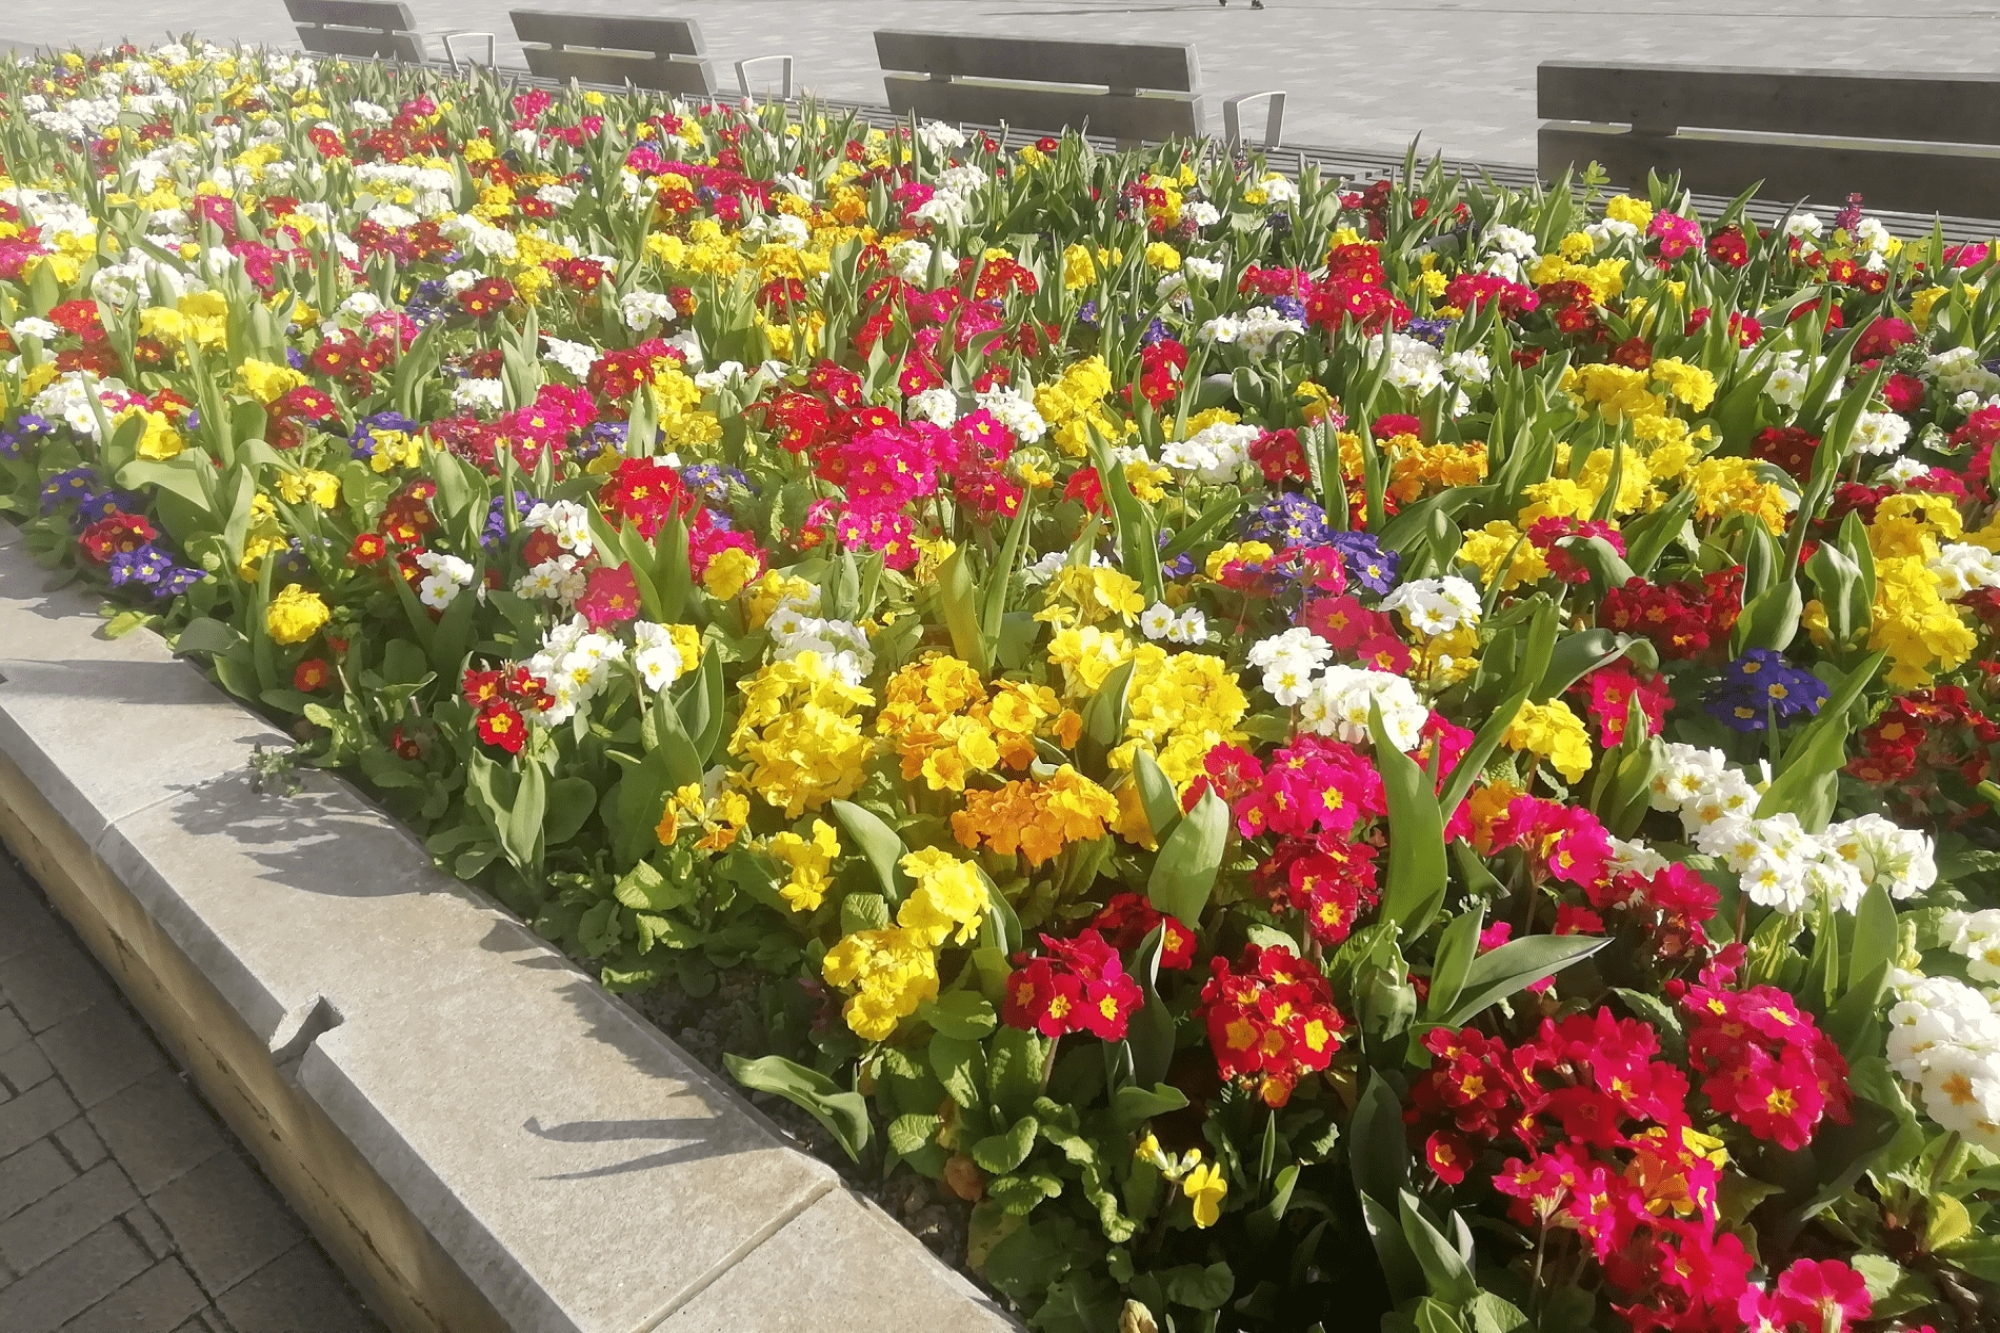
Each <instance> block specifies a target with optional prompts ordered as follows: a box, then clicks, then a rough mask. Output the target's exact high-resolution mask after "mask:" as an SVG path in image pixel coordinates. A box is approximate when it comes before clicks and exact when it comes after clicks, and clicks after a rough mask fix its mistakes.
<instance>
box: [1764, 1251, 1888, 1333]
mask: <svg viewBox="0 0 2000 1333" xmlns="http://www.w3.org/2000/svg"><path fill="white" fill-rule="evenodd" d="M1777 1297H1778V1308H1779V1309H1780V1310H1782V1311H1783V1312H1784V1316H1785V1320H1786V1322H1788V1323H1794V1324H1804V1325H1805V1326H1806V1327H1807V1328H1809V1329H1812V1330H1813V1331H1814V1333H1820V1330H1825V1333H1840V1330H1842V1329H1845V1328H1846V1327H1847V1326H1848V1325H1850V1324H1853V1323H1858V1322H1859V1321H1861V1320H1863V1319H1866V1318H1867V1317H1868V1315H1869V1313H1870V1311H1872V1310H1873V1309H1874V1308H1875V1303H1874V1300H1873V1299H1872V1298H1871V1297H1870V1296H1869V1295H1868V1283H1867V1282H1866V1281H1865V1280H1864V1279H1863V1278H1862V1276H1861V1274H1859V1273H1857V1272H1855V1271H1854V1270H1853V1269H1852V1268H1850V1267H1848V1266H1847V1265H1846V1264H1844V1263H1842V1262H1841V1261H1840V1260H1838V1259H1797V1260H1794V1261H1793V1263H1792V1266H1791V1267H1790V1268H1787V1269H1786V1270H1785V1271H1784V1272H1783V1273H1782V1274H1780V1275H1779V1277H1778V1290H1777Z"/></svg>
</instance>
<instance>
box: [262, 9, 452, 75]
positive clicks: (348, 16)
mask: <svg viewBox="0 0 2000 1333" xmlns="http://www.w3.org/2000/svg"><path fill="white" fill-rule="evenodd" d="M285 12H286V13H288V14H290V15H291V16H292V22H293V24H294V25H296V26H297V28H298V30H299V43H300V44H301V45H302V46H304V47H305V49H306V50H308V51H311V52H314V53H316V54H319V55H329V56H369V57H372V58H374V59H377V60H407V61H411V62H412V63H415V64H421V63H423V60H424V45H423V38H421V37H419V36H417V35H416V26H417V25H416V20H415V19H413V18H412V17H411V16H410V7H409V6H408V5H405V4H398V3H396V2H395V0H285Z"/></svg>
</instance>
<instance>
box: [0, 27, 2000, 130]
mask: <svg viewBox="0 0 2000 1333" xmlns="http://www.w3.org/2000/svg"><path fill="white" fill-rule="evenodd" d="M408 3H409V5H410V8H411V9H412V10H413V11H415V14H416V18H417V26H418V27H419V28H422V29H426V30H431V31H437V30H443V29H450V28H475V29H492V30H495V31H497V32H499V33H500V35H501V37H502V38H504V39H505V40H503V41H502V42H501V43H500V59H501V63H503V64H513V65H516V66H519V65H521V64H522V63H523V62H522V59H521V55H520V45H519V43H517V42H515V41H514V40H513V30H512V28H511V26H510V25H509V23H508V19H507V10H508V9H509V7H510V3H522V4H524V5H526V6H532V7H534V8H541V9H556V10H564V11H568V12H577V13H582V12H611V13H616V12H620V11H623V12H626V13H655V14H657V13H668V14H675V15H684V16H687V17H690V18H694V19H698V20H699V21H700V23H701V26H702V31H703V33H704V35H705V36H706V38H707V41H708V46H709V49H710V50H711V51H713V52H714V53H715V54H716V56H717V74H718V76H719V77H720V78H721V79H722V80H723V81H724V83H725V85H727V86H731V87H733V86H734V78H735V76H734V72H733V70H732V69H731V64H732V63H733V62H734V61H736V60H739V59H742V58H744V57H746V56H753V55H758V54H765V53H777V52H789V53H790V54H792V55H794V56H796V57H797V59H798V76H799V79H800V81H801V83H802V84H803V86H805V87H807V88H810V89H813V90H816V91H818V92H821V93H823V94H825V95H826V96H829V97H837V98H842V99H845V100H848V101H865V102H880V101H881V100H882V97H883V94H882V77H881V73H880V70H879V68H878V67H877V65H876V61H875V43H874V39H873V37H872V35H871V34H872V32H873V31H874V30H875V29H877V28H914V29H930V30H934V31H936V30H942V31H967V32H996V33H1010V34H1019V35H1023V36H1048V37H1095V38H1101V39H1108V40H1119V41H1139V40H1150V41H1178V42H1193V43H1194V44H1195V45H1196V47H1197V49H1198V51H1199V53H1200V58H1201V65H1202V78H1203V82H1204V83H1205V84H1206V85H1207V87H1208V88H1209V90H1210V92H1211V106H1210V108H1209V119H1210V122H1211V124H1212V126H1213V127H1216V128H1219V126H1220V122H1221V110H1220V98H1222V97H1227V96H1230V95H1232V94H1234V93H1239V92H1249V91H1252V90H1255V89H1260V88H1283V89H1286V90H1287V91H1288V92H1289V93H1290V103H1289V107H1288V111H1287V116H1286V138H1287V139H1288V140H1291V141H1293V142H1297V143H1312V144H1329V145H1335V146H1338V147H1342V148H1362V149H1371V150H1377V151H1390V152H1395V153H1401V152H1402V151H1403V149H1404V148H1405V147H1406V146H1407V145H1408V144H1409V141H1410V139H1411V137H1412V136H1414V135H1415V134H1417V132H1418V131H1420V130H1421V131H1422V132H1423V143H1424V145H1425V147H1426V149H1427V150H1428V149H1437V150H1442V151H1443V152H1445V153H1446V154H1448V155H1451V156H1458V157H1468V158H1476V159H1479V160H1483V161H1492V162H1512V163H1523V164H1532V163H1533V162H1534V160H1535V128H1536V125H1537V123H1538V120H1537V117H1536V114H1535V66H1536V65H1537V64H1538V63H1539V62H1541V61H1543V60H1555V59H1569V60H1646V61H1668V62H1676V63H1691V64H1723V65H1730V64H1734V65H1757V66H1766V67H1768V66H1773V65H1793V66H1824V67H1837V68H1850V69H1882V70H2000V56H1996V54H1995V53H1996V51H2000V3H1996V0H1743V3H1733V2H1732V0H1379V2H1378V0H1266V5H1267V7H1266V8H1265V9H1263V10H1252V9H1251V8H1250V7H1249V0H1234V2H1233V3H1232V4H1230V5H1229V6H1228V7H1227V8H1223V7H1221V6H1219V5H1217V4H1216V3H1214V0H408ZM191 27H193V28H198V29H199V31H200V34H201V35H202V36H204V37H208V38H211V39H214V40H218V41H227V40H232V39H239V38H240V39H243V40H246V41H260V42H271V43H283V44H286V45H295V44H296V43H297V40H298V39H297V35H296V33H295V32H294V30H293V28H292V26H291V24H290V22H289V21H288V20H287V19H286V17H285V9H284V5H283V3H282V0H205V3H202V4H199V5H189V4H187V3H185V2H184V0H115V2H114V0H10V3H8V4H7V5H5V6H0V36H5V37H12V38H27V39H32V40H34V41H40V42H49V41H59V42H104V41H109V40H115V39H117V38H119V37H122V36H130V37H131V38H132V39H133V40H135V41H140V42H148V41H152V42H157V41H161V40H164V36H165V34H166V33H167V32H168V31H169V30H171V31H174V32H184V31H186V30H188V29H189V28H191Z"/></svg>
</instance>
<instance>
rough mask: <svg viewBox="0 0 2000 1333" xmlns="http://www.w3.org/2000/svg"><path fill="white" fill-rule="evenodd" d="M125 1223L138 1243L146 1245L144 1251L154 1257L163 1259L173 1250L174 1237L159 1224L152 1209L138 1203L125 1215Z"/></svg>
mask: <svg viewBox="0 0 2000 1333" xmlns="http://www.w3.org/2000/svg"><path fill="white" fill-rule="evenodd" d="M124 1216H125V1225H126V1226H127V1227H128V1228H130V1229H131V1232H132V1234H133V1235H134V1236H136V1237H138V1239H139V1243H140V1244H141V1245H143V1246H145V1247H146V1253H148V1254H150V1255H152V1256H153V1257H154V1258H155V1259H164V1258H166V1257H167V1256H168V1255H170V1254H172V1253H173V1252H174V1249H175V1246H174V1238H173V1237H172V1236H169V1235H168V1234H167V1229H166V1228H165V1227H163V1226H161V1225H160V1219H159V1218H157V1217H155V1216H153V1210H152V1209H150V1208H148V1207H147V1206H146V1205H145V1204H143V1203H142V1204H140V1205H139V1206H138V1207H137V1208H134V1209H132V1210H131V1211H129V1212H127V1213H126V1214H125V1215H124Z"/></svg>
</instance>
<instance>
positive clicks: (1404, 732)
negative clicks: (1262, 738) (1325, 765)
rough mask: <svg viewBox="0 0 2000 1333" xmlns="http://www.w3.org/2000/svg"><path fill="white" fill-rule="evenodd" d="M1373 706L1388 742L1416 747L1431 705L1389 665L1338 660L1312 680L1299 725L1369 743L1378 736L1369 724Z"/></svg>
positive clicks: (1320, 733) (1318, 733) (1401, 747)
mask: <svg viewBox="0 0 2000 1333" xmlns="http://www.w3.org/2000/svg"><path fill="white" fill-rule="evenodd" d="M1371 706H1373V707H1379V708H1380V709H1381V711H1382V726H1383V731H1384V734H1386V735H1387V736H1388V738H1389V743H1390V744H1392V745H1394V746H1395V747H1396V748H1397V749H1399V750H1402V751H1404V752H1408V751H1410V750H1414V749H1416V748H1417V743H1418V742H1419V741H1420V740H1422V739H1423V729H1424V723H1425V722H1427V721H1429V720H1430V710H1429V709H1428V708H1426V707H1424V704H1423V701H1422V700H1421V699H1419V698H1418V697H1417V691H1416V689H1415V688H1414V687H1413V686H1412V685H1411V684H1410V682H1409V681H1407V680H1405V679H1403V678H1402V677H1401V676H1392V675H1390V674H1388V673H1387V672H1385V671H1368V670H1364V669H1363V668H1360V667H1351V666H1345V665H1342V664H1341V663H1338V662H1336V663H1334V664H1333V665H1332V666H1329V667H1327V668H1326V671H1325V673H1324V674H1322V675H1321V676H1320V677H1319V678H1318V679H1317V680H1315V681H1314V682H1313V688H1312V690H1311V692H1310V693H1309V694H1307V696H1306V698H1305V700H1304V701H1303V702H1302V703H1301V704H1300V705H1299V727H1300V730H1302V731H1309V732H1311V733H1313V734H1314V735H1316V736H1331V737H1333V738H1334V739H1335V740H1342V741H1347V742H1348V743H1350V744H1353V745H1367V744H1369V743H1370V742H1371V741H1372V740H1373V737H1374V733H1373V732H1372V731H1371V730H1370V729H1369V725H1368V719H1369V712H1370V709H1371Z"/></svg>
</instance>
